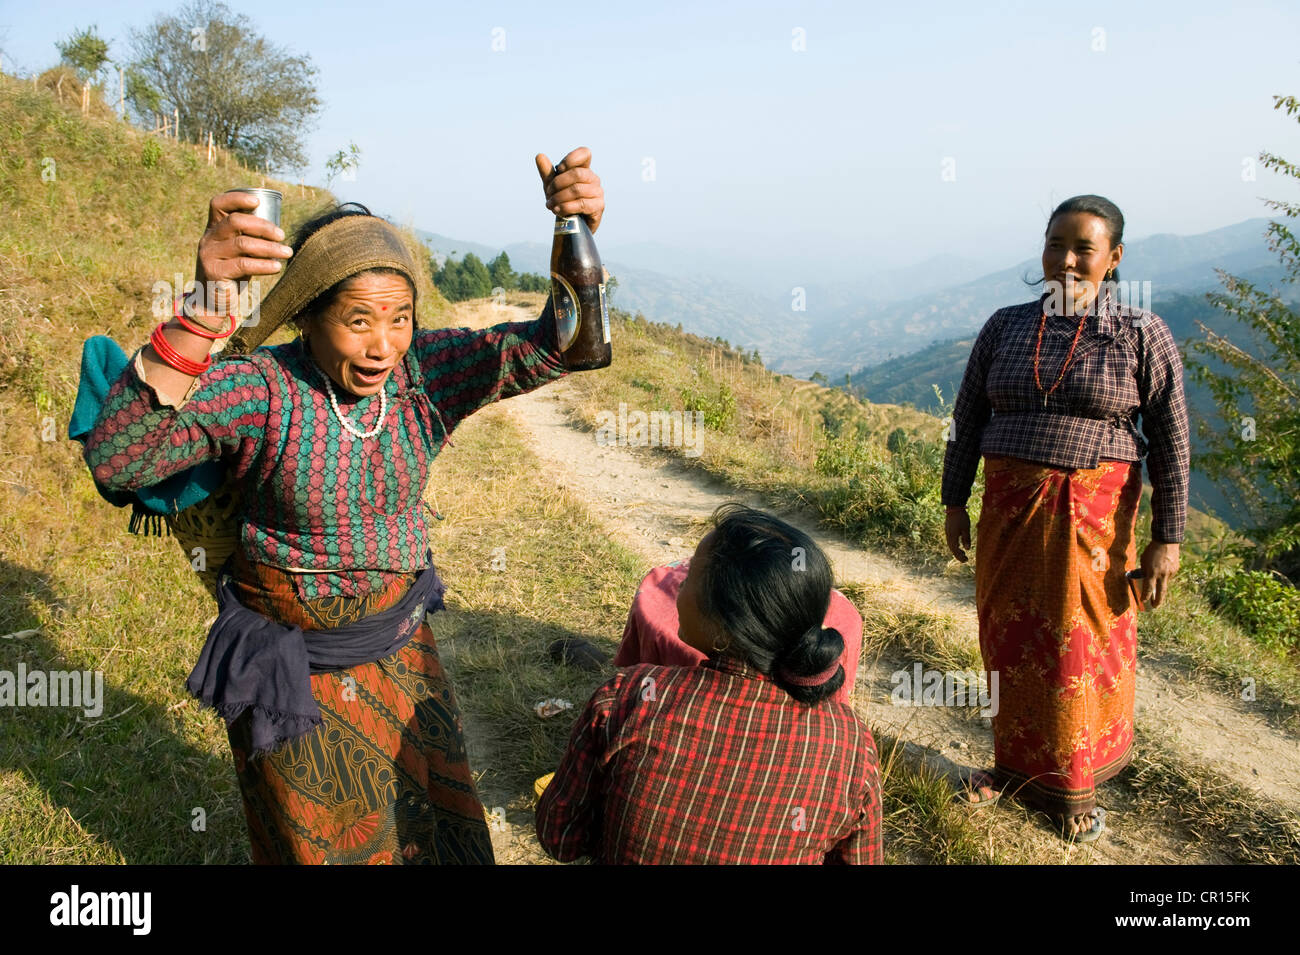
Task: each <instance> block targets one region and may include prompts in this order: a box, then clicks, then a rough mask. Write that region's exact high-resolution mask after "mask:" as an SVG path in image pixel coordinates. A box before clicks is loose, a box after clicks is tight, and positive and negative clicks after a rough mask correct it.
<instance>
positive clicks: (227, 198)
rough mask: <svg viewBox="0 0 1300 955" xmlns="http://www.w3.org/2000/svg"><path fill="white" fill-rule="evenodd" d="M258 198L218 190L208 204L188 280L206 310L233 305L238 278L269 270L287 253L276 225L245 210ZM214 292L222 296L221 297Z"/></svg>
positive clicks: (278, 265)
mask: <svg viewBox="0 0 1300 955" xmlns="http://www.w3.org/2000/svg"><path fill="white" fill-rule="evenodd" d="M258 201H259V200H258V198H257V196H254V195H252V194H251V193H247V192H223V193H221V194H220V195H217V196H213V197H212V202H211V203H209V204H208V227H207V229H206V230H205V231H204V233H203V238H201V239H199V252H198V258H197V260H196V261H195V265H194V280H195V281H196V282H197V283H198V285H199V288H200V289H201V290H202V294H203V296H204V298H203V299H202V301H203V302H204V303H205V304H206V307H207V309H208V310H209V311H221V312H223V313H225V312H229V311H231V310H233V308H234V305H235V303H236V302H237V301H238V295H239V286H238V284H237V283H238V282H239V281H240V280H241V279H246V278H248V277H249V276H253V275H274V274H275V273H276V272H279V271H280V269H281V268H283V266H282V264H281V260H282V259H287V258H289V257H290V256H291V255H293V250H292V249H291V248H289V246H287V245H282V244H281V240H283V239H284V231H283V230H282V229H280V228H279V227H277V226H275V225H273V224H272V223H270V222H268V221H266V220H265V219H262V218H260V217H258V216H254V215H249V214H248V211H247V210H252V209H256V208H257V204H258ZM214 293H215V296H214ZM219 296H224V299H225V300H224V302H221V301H219V299H218V298H217V297H219ZM214 299H215V300H214ZM219 305H224V306H225V307H224V308H219V307H218V306H219Z"/></svg>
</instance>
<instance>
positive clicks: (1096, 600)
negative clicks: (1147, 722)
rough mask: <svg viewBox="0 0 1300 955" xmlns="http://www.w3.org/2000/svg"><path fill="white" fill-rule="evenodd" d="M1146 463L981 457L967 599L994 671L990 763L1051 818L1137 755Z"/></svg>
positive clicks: (1071, 811)
mask: <svg viewBox="0 0 1300 955" xmlns="http://www.w3.org/2000/svg"><path fill="white" fill-rule="evenodd" d="M1141 492H1142V480H1141V468H1140V466H1139V465H1133V464H1129V463H1127V462H1122V461H1102V462H1101V463H1100V464H1099V465H1098V466H1097V467H1096V468H1081V469H1077V470H1061V469H1057V468H1051V467H1048V466H1045V465H1039V464H1033V463H1030V462H1027V461H1020V460H1016V459H1013V458H999V457H987V458H985V461H984V499H983V508H982V511H981V514H980V520H979V527H978V530H977V538H976V540H977V547H978V553H977V556H976V561H975V601H976V606H977V609H978V613H979V630H980V637H979V639H980V652H981V654H982V655H983V658H984V666H985V668H986V669H987V670H989V671H990V672H993V671H996V672H997V673H998V695H999V699H998V701H997V714H996V715H995V716H994V717H993V741H994V754H995V771H996V774H997V776H998V778H999V781H1000V783H1001V785H1002V786H1003V788H1004V791H1006V792H1008V793H1011V794H1013V795H1015V796H1016V797H1017V798H1019V799H1020V800H1021V801H1023V802H1025V803H1026V804H1028V805H1030V806H1032V807H1034V808H1036V809H1041V810H1042V811H1044V812H1048V813H1051V814H1053V815H1056V816H1066V815H1069V816H1074V815H1081V814H1083V813H1086V812H1088V811H1089V810H1091V809H1092V808H1093V807H1094V806H1095V805H1096V794H1095V787H1096V786H1097V784H1098V783H1101V782H1104V781H1105V780H1107V779H1110V778H1111V777H1113V776H1114V775H1115V774H1117V773H1118V772H1119V771H1120V770H1122V769H1123V768H1124V767H1125V766H1127V765H1128V763H1129V760H1130V759H1131V758H1132V753H1133V702H1134V690H1135V686H1136V669H1137V614H1136V606H1135V605H1134V603H1133V601H1132V597H1131V595H1130V591H1129V586H1128V581H1127V580H1126V578H1125V576H1124V574H1125V571H1126V570H1130V569H1133V568H1134V567H1136V566H1137V563H1136V542H1135V539H1134V531H1135V527H1136V523H1137V508H1138V502H1139V499H1140V497H1141Z"/></svg>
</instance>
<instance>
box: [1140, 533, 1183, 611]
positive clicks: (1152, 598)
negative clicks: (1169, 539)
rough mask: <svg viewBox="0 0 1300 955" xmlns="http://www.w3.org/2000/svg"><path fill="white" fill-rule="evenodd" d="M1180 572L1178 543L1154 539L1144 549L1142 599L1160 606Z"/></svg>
mask: <svg viewBox="0 0 1300 955" xmlns="http://www.w3.org/2000/svg"><path fill="white" fill-rule="evenodd" d="M1176 573H1178V545H1177V544H1162V543H1160V542H1159V541H1152V542H1151V543H1149V544H1147V546H1146V550H1144V551H1142V575H1143V576H1142V601H1143V603H1145V604H1146V605H1147V606H1148V607H1153V608H1154V607H1159V606H1160V605H1161V604H1162V603H1163V602H1164V599H1165V597H1166V596H1167V595H1168V593H1169V585H1170V584H1171V583H1172V582H1173V579H1174V574H1176Z"/></svg>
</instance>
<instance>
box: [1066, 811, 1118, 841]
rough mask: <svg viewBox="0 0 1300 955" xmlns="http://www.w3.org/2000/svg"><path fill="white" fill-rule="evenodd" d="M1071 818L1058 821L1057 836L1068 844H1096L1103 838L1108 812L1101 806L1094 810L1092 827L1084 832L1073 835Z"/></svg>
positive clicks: (1067, 817)
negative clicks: (1070, 829)
mask: <svg viewBox="0 0 1300 955" xmlns="http://www.w3.org/2000/svg"><path fill="white" fill-rule="evenodd" d="M1070 819H1071V817H1070V816H1060V817H1058V818H1057V820H1056V824H1057V834H1058V835H1060V837H1061V838H1062V839H1064V840H1065V841H1066V842H1073V843H1077V844H1078V845H1081V846H1082V845H1087V844H1088V843H1090V842H1096V841H1097V840H1098V839H1100V838H1101V834H1102V833H1103V832H1105V831H1106V810H1105V809H1102V808H1101V807H1100V806H1097V807H1095V808H1094V809H1093V810H1092V826H1091V827H1090V828H1088V829H1085V830H1084V831H1083V832H1076V833H1071V832H1070V831H1069V825H1070Z"/></svg>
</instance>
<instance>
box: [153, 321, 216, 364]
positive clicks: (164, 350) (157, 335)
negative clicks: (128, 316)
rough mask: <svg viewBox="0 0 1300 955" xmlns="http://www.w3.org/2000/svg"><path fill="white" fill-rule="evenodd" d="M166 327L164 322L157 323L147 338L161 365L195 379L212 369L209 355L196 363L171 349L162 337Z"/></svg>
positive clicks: (169, 344)
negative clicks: (204, 359)
mask: <svg viewBox="0 0 1300 955" xmlns="http://www.w3.org/2000/svg"><path fill="white" fill-rule="evenodd" d="M166 325H167V323H166V322H159V323H158V327H157V328H155V329H154V330H153V334H152V335H150V336H149V344H150V345H152V346H153V350H154V352H155V353H156V354H157V355H158V358H159V360H161V361H162V363H163V364H165V365H169V366H171V367H172V368H175V369H176V370H177V371H179V372H180V373H181V374H182V375H189V376H190V377H191V378H197V377H198V376H199V375H201V374H203V373H204V372H205V371H207V370H208V369H209V368H210V367H212V356H211V355H209V356H208V357H207V360H206V361H203V362H197V361H195V360H194V359H192V358H186V357H185V356H184V355H182V354H181V353H180V352H178V351H177V350H176V349H175V348H173V347H172V345H171V342H169V341H168V340H167V338H166V337H165V336H164V335H163V328H165V327H166Z"/></svg>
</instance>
